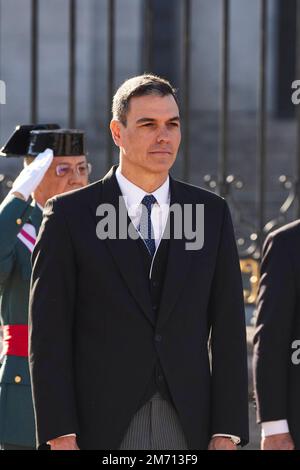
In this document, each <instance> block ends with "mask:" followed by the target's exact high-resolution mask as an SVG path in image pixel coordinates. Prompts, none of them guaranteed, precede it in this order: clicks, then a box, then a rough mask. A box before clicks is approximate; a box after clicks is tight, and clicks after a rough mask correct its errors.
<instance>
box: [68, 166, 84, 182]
mask: <svg viewBox="0 0 300 470" xmlns="http://www.w3.org/2000/svg"><path fill="white" fill-rule="evenodd" d="M81 178H82V177H81V176H80V175H79V173H78V171H77V169H73V171H72V173H71V174H70V176H69V183H77V182H78V181H81Z"/></svg>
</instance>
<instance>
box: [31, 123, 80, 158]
mask: <svg viewBox="0 0 300 470" xmlns="http://www.w3.org/2000/svg"><path fill="white" fill-rule="evenodd" d="M46 148H49V149H51V150H53V154H54V157H60V156H65V157H77V156H80V155H85V154H86V150H85V138H84V131H82V130H79V129H55V130H33V131H31V133H30V143H29V149H28V152H27V155H29V156H31V157H36V156H37V155H38V154H39V153H40V152H43V151H44V150H46Z"/></svg>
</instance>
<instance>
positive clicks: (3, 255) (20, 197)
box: [0, 124, 91, 450]
mask: <svg viewBox="0 0 300 470" xmlns="http://www.w3.org/2000/svg"><path fill="white" fill-rule="evenodd" d="M0 155H1V156H4V157H24V169H23V170H22V171H21V173H20V174H19V176H18V177H17V179H16V180H15V182H14V183H13V186H12V189H11V190H10V192H9V193H8V195H7V197H6V198H5V199H4V201H3V202H2V204H1V205H0V316H1V324H2V329H3V350H2V353H1V363H2V365H1V368H0V448H1V449H5V450H8V449H12V450H13V449H34V448H35V426H34V414H33V406H32V398H31V387H30V377H29V368H28V326H27V322H28V295H29V283H30V276H31V263H30V256H31V252H32V250H33V247H34V244H35V240H36V236H37V233H38V230H39V227H40V224H41V221H42V209H43V206H44V205H45V202H46V201H47V199H49V198H50V197H53V196H54V195H56V194H61V193H64V192H67V191H70V190H73V189H77V188H81V187H83V186H86V185H87V183H88V175H89V173H90V171H91V166H90V164H89V163H87V160H86V151H85V138H84V132H83V131H80V130H76V129H60V128H59V126H58V125H57V124H41V125H36V126H33V125H21V126H17V127H16V129H15V131H14V133H13V134H12V136H11V137H10V138H9V140H8V142H7V143H6V144H5V145H4V146H3V147H2V149H1V150H0ZM53 157H54V158H53Z"/></svg>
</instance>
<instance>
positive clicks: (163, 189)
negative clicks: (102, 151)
mask: <svg viewBox="0 0 300 470" xmlns="http://www.w3.org/2000/svg"><path fill="white" fill-rule="evenodd" d="M116 178H117V181H118V184H119V186H120V189H121V192H122V194H123V196H124V197H125V203H126V205H127V207H130V206H133V205H137V204H140V203H141V202H142V199H143V198H144V196H146V195H147V194H150V193H147V192H146V191H144V190H143V189H142V188H139V187H138V186H136V185H135V184H134V183H132V182H131V181H129V180H128V179H127V178H125V176H124V175H122V173H121V170H120V167H119V166H118V168H117V170H116ZM169 192H170V178H169V176H168V177H167V179H166V181H165V182H164V183H163V184H162V185H161V186H160V187H159V188H158V189H156V190H155V191H153V193H151V194H153V196H154V197H155V198H156V200H157V202H158V204H159V205H160V206H161V205H162V204H168V203H169V198H170V196H169Z"/></svg>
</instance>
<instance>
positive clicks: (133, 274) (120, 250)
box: [102, 166, 155, 325]
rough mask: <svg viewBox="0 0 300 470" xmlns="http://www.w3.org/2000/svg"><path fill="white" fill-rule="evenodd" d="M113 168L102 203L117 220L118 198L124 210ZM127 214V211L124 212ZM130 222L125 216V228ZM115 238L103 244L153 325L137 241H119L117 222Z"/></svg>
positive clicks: (146, 284) (146, 281) (146, 282)
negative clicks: (114, 210)
mask: <svg viewBox="0 0 300 470" xmlns="http://www.w3.org/2000/svg"><path fill="white" fill-rule="evenodd" d="M116 168H117V167H116V166H114V167H113V168H112V169H111V170H110V171H109V173H108V174H107V175H106V176H105V177H104V178H103V180H102V183H103V199H102V202H103V203H105V204H112V205H113V206H114V207H115V208H116V214H117V219H118V217H119V198H120V197H121V203H122V204H123V205H124V210H126V206H125V202H124V199H123V198H122V193H121V191H120V188H119V185H118V182H117V179H116V176H115V171H116ZM126 213H127V211H126ZM130 222H131V220H130V218H129V216H128V215H127V226H128V224H129V223H130ZM116 225H117V238H116V239H111V238H107V239H106V240H105V243H106V244H107V246H108V248H109V250H110V252H111V255H112V257H113V258H114V260H115V262H116V265H117V266H118V269H119V270H120V273H121V275H122V277H123V280H124V282H125V283H126V284H127V286H128V288H129V290H130V292H131V294H132V296H133V297H134V298H135V300H136V301H137V303H138V304H139V306H140V307H141V309H142V310H143V312H144V314H145V315H146V317H147V318H148V320H149V321H150V322H151V323H152V324H153V325H154V324H155V317H154V315H153V311H152V306H151V298H150V292H149V285H148V279H147V277H146V276H145V272H144V266H143V261H142V257H141V253H140V248H139V246H138V240H133V239H131V238H129V237H128V238H127V239H124V240H122V239H119V238H118V233H119V232H118V229H119V222H118V220H117V224H116Z"/></svg>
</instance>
